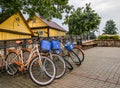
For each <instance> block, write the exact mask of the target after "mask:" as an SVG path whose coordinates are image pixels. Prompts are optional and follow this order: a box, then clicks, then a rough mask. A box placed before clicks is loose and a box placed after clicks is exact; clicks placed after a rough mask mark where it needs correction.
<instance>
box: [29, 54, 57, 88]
mask: <svg viewBox="0 0 120 88" xmlns="http://www.w3.org/2000/svg"><path fill="white" fill-rule="evenodd" d="M39 60H40V61H41V63H38V62H39ZM44 61H48V62H47V64H46V66H44V65H45V64H44V65H43V62H44ZM48 63H49V64H48ZM47 65H49V66H47ZM34 66H35V67H34ZM37 66H38V67H37ZM47 67H48V68H47ZM34 70H35V71H34ZM46 70H49V71H50V73H49V74H51V77H49V76H48V75H47V74H46ZM28 72H29V76H30V78H31V80H32V81H33V82H34V83H35V84H37V85H40V86H45V85H48V84H50V83H52V81H53V80H54V78H55V76H56V68H55V65H54V63H53V62H52V60H50V59H49V58H48V57H45V56H41V59H39V56H36V57H34V58H33V59H32V60H31V62H30V64H29V68H28ZM42 72H43V73H42ZM47 72H48V71H47ZM34 73H35V74H38V75H34ZM35 76H36V77H35ZM45 77H46V78H45ZM44 78H45V79H44Z"/></svg>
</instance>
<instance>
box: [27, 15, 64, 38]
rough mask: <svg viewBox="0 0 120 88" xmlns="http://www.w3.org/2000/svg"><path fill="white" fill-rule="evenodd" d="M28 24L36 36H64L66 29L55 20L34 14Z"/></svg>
mask: <svg viewBox="0 0 120 88" xmlns="http://www.w3.org/2000/svg"><path fill="white" fill-rule="evenodd" d="M27 22H28V25H29V27H30V28H31V30H32V31H33V33H34V36H38V33H39V35H40V36H44V37H48V36H64V35H65V34H66V30H65V29H64V28H62V27H61V26H59V25H58V24H57V23H55V22H53V21H47V20H45V19H43V18H42V17H40V16H34V17H33V19H32V20H28V21H27Z"/></svg>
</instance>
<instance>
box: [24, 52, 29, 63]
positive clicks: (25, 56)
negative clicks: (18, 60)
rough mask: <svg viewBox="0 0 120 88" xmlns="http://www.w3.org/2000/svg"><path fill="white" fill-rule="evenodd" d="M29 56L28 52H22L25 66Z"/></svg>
mask: <svg viewBox="0 0 120 88" xmlns="http://www.w3.org/2000/svg"><path fill="white" fill-rule="evenodd" d="M29 55H30V52H29V51H24V52H23V62H24V64H26V61H27V60H28V58H29Z"/></svg>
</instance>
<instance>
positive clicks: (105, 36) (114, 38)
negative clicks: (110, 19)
mask: <svg viewBox="0 0 120 88" xmlns="http://www.w3.org/2000/svg"><path fill="white" fill-rule="evenodd" d="M98 40H120V36H119V35H108V34H104V35H100V36H98Z"/></svg>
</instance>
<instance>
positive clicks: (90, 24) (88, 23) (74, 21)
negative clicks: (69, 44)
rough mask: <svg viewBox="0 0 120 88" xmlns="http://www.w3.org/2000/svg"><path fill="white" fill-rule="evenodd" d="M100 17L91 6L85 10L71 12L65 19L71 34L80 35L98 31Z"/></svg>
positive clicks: (78, 9)
mask: <svg viewBox="0 0 120 88" xmlns="http://www.w3.org/2000/svg"><path fill="white" fill-rule="evenodd" d="M100 19H101V18H100V17H99V15H98V14H97V13H96V12H95V11H94V10H92V8H91V7H90V4H86V7H85V8H80V7H79V8H77V9H76V10H75V9H74V10H73V11H71V14H68V15H67V16H66V18H65V21H64V24H68V27H69V34H75V35H80V34H83V33H86V32H90V31H92V30H96V29H97V28H98V25H99V24H100Z"/></svg>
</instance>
